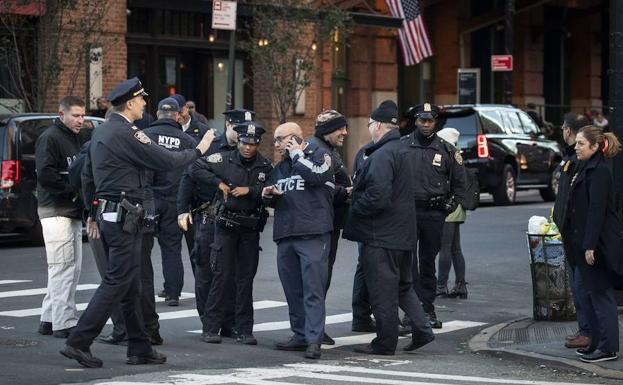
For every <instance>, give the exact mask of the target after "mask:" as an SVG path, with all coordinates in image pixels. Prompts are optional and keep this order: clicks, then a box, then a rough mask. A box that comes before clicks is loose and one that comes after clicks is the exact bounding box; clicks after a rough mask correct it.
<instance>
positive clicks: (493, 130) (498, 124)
mask: <svg viewBox="0 0 623 385" xmlns="http://www.w3.org/2000/svg"><path fill="white" fill-rule="evenodd" d="M480 122H481V123H482V131H483V132H484V133H485V134H503V133H504V123H502V117H501V116H500V114H499V113H498V112H497V111H495V110H489V111H480Z"/></svg>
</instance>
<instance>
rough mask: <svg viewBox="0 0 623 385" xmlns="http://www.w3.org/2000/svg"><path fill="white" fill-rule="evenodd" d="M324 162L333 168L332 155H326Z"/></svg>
mask: <svg viewBox="0 0 623 385" xmlns="http://www.w3.org/2000/svg"><path fill="white" fill-rule="evenodd" d="M324 162H325V164H327V165H328V166H329V167H331V155H329V154H324Z"/></svg>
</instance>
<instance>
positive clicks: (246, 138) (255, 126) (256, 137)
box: [234, 121, 266, 144]
mask: <svg viewBox="0 0 623 385" xmlns="http://www.w3.org/2000/svg"><path fill="white" fill-rule="evenodd" d="M234 131H236V132H237V133H238V140H239V141H240V142H242V143H251V144H257V143H259V142H260V140H261V139H262V134H263V133H265V132H266V130H265V129H264V127H262V125H261V124H259V123H257V122H250V121H246V122H242V123H237V124H236V125H235V126H234Z"/></svg>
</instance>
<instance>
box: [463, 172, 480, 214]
mask: <svg viewBox="0 0 623 385" xmlns="http://www.w3.org/2000/svg"><path fill="white" fill-rule="evenodd" d="M465 197H466V198H465V207H464V208H465V209H466V210H476V209H477V208H478V205H479V204H480V185H479V184H478V171H477V170H475V169H473V168H468V167H465Z"/></svg>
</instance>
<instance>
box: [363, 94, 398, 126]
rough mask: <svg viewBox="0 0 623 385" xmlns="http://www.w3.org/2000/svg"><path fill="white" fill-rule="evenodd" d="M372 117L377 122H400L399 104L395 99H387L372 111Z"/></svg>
mask: <svg viewBox="0 0 623 385" xmlns="http://www.w3.org/2000/svg"><path fill="white" fill-rule="evenodd" d="M370 118H371V119H372V120H374V121H375V122H380V123H392V124H398V106H397V105H396V103H394V102H393V101H391V100H386V101H384V102H382V103H381V104H380V105H379V106H378V108H377V109H376V110H374V111H372V114H370Z"/></svg>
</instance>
